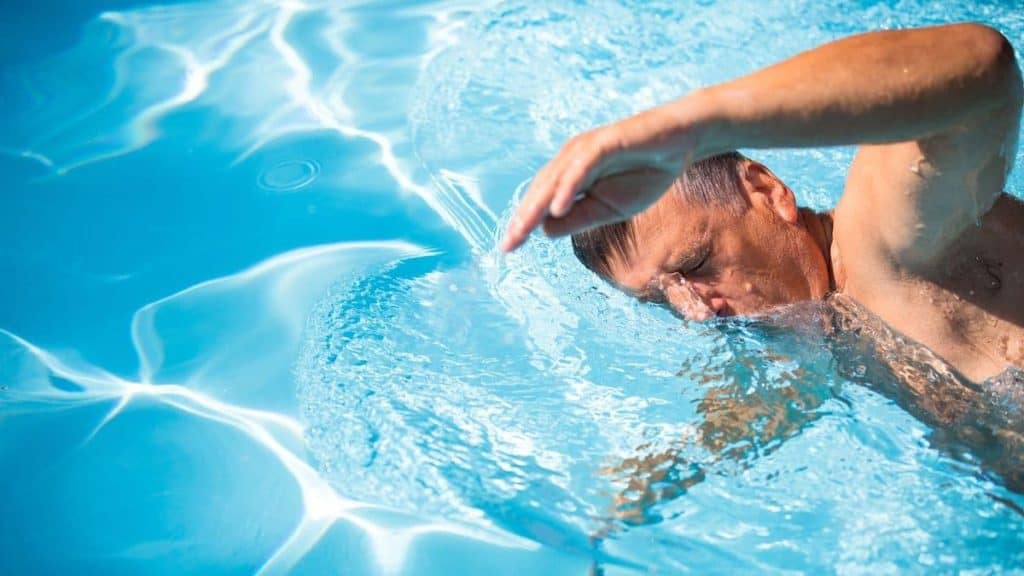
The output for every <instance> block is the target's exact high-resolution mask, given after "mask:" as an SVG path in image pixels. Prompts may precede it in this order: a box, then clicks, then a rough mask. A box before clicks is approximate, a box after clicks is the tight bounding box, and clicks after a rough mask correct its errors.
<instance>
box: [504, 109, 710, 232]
mask: <svg viewBox="0 0 1024 576" xmlns="http://www.w3.org/2000/svg"><path fill="white" fill-rule="evenodd" d="M696 110H697V108H696V106H694V107H693V110H692V111H694V112H695V111H696ZM687 116H688V115H687V114H679V112H678V110H677V111H675V112H673V113H672V114H669V113H668V110H666V109H664V108H655V109H653V110H649V111H647V112H644V113H641V114H638V115H636V116H633V117H631V118H627V119H625V120H622V121H620V122H617V123H615V124H611V125H609V126H605V127H602V128H598V129H596V130H592V131H590V132H586V133H584V134H581V135H579V136H576V137H575V138H573V139H572V140H570V141H569V142H568V143H567V144H566V145H565V146H563V147H562V150H561V151H560V152H559V153H558V155H557V156H555V158H554V159H553V160H552V161H551V162H549V163H548V164H547V166H545V167H544V168H543V169H542V170H541V171H540V172H538V173H537V176H536V177H535V178H534V180H533V183H532V184H531V185H530V188H529V190H528V191H527V193H526V196H525V197H524V198H523V201H522V203H521V204H520V205H519V208H518V209H517V210H516V213H515V215H514V216H513V217H512V221H511V222H510V223H509V227H508V232H507V234H506V236H505V240H504V241H503V242H502V245H501V249H502V250H504V251H506V252H510V251H512V250H515V249H516V248H518V247H519V246H521V245H522V244H523V242H525V241H526V238H527V236H529V234H530V232H531V231H533V230H534V229H535V228H537V227H538V226H540V225H542V224H543V226H544V232H545V233H547V234H548V235H549V236H565V235H568V234H572V233H575V232H579V231H581V230H585V229H587V228H592V227H594V226H599V225H602V224H610V223H612V222H620V221H622V220H626V219H627V218H629V217H630V216H633V215H634V214H637V213H639V212H642V211H643V210H644V209H645V208H647V207H648V206H650V205H651V204H653V203H654V202H655V201H656V200H657V199H658V198H659V197H661V195H662V194H664V193H665V191H666V190H667V189H668V188H669V187H670V186H671V185H672V182H673V181H674V180H675V179H676V177H677V176H678V175H679V174H680V172H682V171H683V169H684V168H685V166H687V165H688V164H690V163H692V162H694V161H696V160H699V159H700V158H697V157H696V155H697V154H698V151H697V147H696V142H697V141H698V138H697V134H698V132H699V131H698V130H697V129H696V126H697V124H696V123H694V122H690V121H687V120H684V118H686V117H687Z"/></svg>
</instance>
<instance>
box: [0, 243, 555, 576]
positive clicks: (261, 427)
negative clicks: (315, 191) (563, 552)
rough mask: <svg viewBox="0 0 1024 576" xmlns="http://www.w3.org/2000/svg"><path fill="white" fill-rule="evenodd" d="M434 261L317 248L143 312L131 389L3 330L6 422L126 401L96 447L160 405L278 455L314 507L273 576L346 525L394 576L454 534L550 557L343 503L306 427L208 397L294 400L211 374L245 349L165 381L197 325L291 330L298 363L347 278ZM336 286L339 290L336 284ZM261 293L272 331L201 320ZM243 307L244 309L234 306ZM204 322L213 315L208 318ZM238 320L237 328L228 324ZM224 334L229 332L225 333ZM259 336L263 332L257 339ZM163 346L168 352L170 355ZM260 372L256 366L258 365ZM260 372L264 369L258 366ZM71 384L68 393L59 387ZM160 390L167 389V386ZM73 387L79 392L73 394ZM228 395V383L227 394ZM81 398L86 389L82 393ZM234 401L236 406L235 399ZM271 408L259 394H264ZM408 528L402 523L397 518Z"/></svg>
mask: <svg viewBox="0 0 1024 576" xmlns="http://www.w3.org/2000/svg"><path fill="white" fill-rule="evenodd" d="M430 254H431V252H429V251H427V250H424V249H422V248H419V247H418V246H415V245H412V244H408V243H404V242H378V243H351V244H333V245H327V246H319V247H313V248H305V249H300V250H296V251H293V252H289V253H286V254H282V255H279V256H276V257H274V258H271V259H269V260H267V261H265V262H263V263H260V264H258V265H256V266H253V267H252V268H250V269H248V270H244V271H242V272H240V273H238V274H235V275H233V276H227V277H224V278H219V279H216V280H211V281H208V282H203V283H201V284H198V285H196V286H193V287H191V288H189V289H187V290H183V291H182V292H180V293H178V294H175V295H174V296H171V297H168V298H165V299H163V300H160V301H158V302H154V303H152V304H150V305H147V306H145V307H143V308H142V309H140V310H139V312H138V313H137V314H136V322H135V325H134V326H133V338H134V341H135V344H136V346H137V348H138V353H139V358H140V371H141V377H140V378H139V379H138V380H137V381H136V380H131V379H125V378H122V377H118V376H116V375H113V374H110V373H108V372H106V371H103V370H101V369H99V368H96V367H94V366H91V365H89V364H87V363H85V362H83V361H81V360H78V359H75V358H73V357H68V358H65V357H62V356H60V355H57V354H54V353H52V352H49V351H47V350H44V349H42V348H39V347H37V346H35V345H33V344H31V343H29V342H27V341H25V340H24V339H22V338H20V337H18V336H16V335H14V334H12V333H10V332H7V331H5V330H0V359H3V362H2V363H0V382H2V383H3V384H5V385H6V386H7V388H6V390H5V391H4V395H3V397H2V398H3V400H4V403H3V404H2V407H3V409H4V411H8V410H12V411H14V412H19V411H34V410H47V409H56V408H59V407H68V406H80V405H85V404H92V403H98V402H102V401H109V400H116V404H115V405H114V407H113V408H112V409H111V410H110V412H108V414H106V416H105V417H103V418H102V419H101V421H100V423H99V424H98V425H97V426H96V427H95V428H94V429H93V430H92V431H91V432H90V433H89V434H88V435H87V437H86V438H85V439H84V441H83V442H82V444H86V443H88V442H89V441H90V440H91V439H92V438H93V437H94V436H95V435H96V434H97V433H98V432H99V431H100V430H102V429H103V427H104V426H105V425H106V424H108V423H109V422H110V421H112V420H113V419H115V418H116V417H117V416H118V414H120V413H121V411H122V410H123V409H124V408H125V407H126V406H128V405H129V404H130V403H131V402H132V401H133V400H135V399H139V398H143V397H145V398H148V399H152V400H155V401H157V402H160V403H162V404H165V405H167V406H171V407H174V408H176V409H177V410H179V411H181V412H185V413H188V414H191V415H194V416H196V417H199V418H202V419H205V420H209V421H212V422H216V423H218V424H221V425H223V426H227V427H230V428H233V429H235V430H238V431H239V432H241V433H243V434H244V435H245V436H246V437H248V438H249V439H251V440H252V441H253V442H256V443H258V444H259V445H260V446H262V447H264V448H265V449H266V450H267V451H269V453H271V454H272V455H273V456H274V457H275V458H276V459H277V461H278V462H279V463H280V465H281V466H282V467H283V468H284V469H285V470H287V472H288V473H289V474H290V475H291V477H292V478H294V480H295V482H296V483H297V485H298V487H299V490H300V493H301V499H302V504H303V515H302V518H301V521H300V522H299V524H298V525H297V526H296V527H295V528H294V530H293V531H292V533H291V534H290V536H289V537H288V539H287V540H286V541H285V542H283V543H282V544H281V545H280V546H279V547H278V548H277V549H276V551H275V552H274V554H273V555H272V556H271V557H270V558H269V559H268V560H267V561H266V563H265V564H264V565H263V566H262V567H261V569H260V571H259V573H261V574H281V573H286V572H288V571H289V570H290V569H291V568H292V567H294V566H295V565H296V564H297V563H298V562H299V561H300V560H301V559H302V558H303V557H304V555H305V554H306V553H307V552H309V551H310V550H311V549H312V548H313V546H314V545H316V543H317V542H318V541H319V540H320V539H321V537H322V536H323V535H324V534H325V533H326V532H327V530H329V529H330V528H331V527H332V526H333V525H334V524H335V523H337V522H339V521H341V522H345V523H348V524H350V525H353V526H355V527H357V528H359V529H360V530H362V531H363V532H365V533H366V535H367V536H368V538H369V539H370V541H371V543H372V550H371V551H370V552H371V553H372V556H373V560H374V562H375V563H376V566H377V567H378V568H379V570H380V573H382V574H392V573H398V572H400V571H402V570H403V569H404V568H405V558H406V550H407V548H408V547H409V545H410V543H411V542H413V541H415V540H416V538H418V537H420V536H422V535H425V534H431V533H443V534H448V535H452V536H455V537H460V538H466V539H470V540H473V541H477V542H482V543H486V544H490V545H494V546H499V547H505V548H514V549H522V550H536V549H538V548H539V545H538V544H536V543H534V542H531V541H529V540H526V539H523V538H519V537H517V536H515V535H512V534H508V533H505V532H501V531H498V530H497V529H490V528H488V527H486V526H481V525H480V524H479V523H478V524H476V525H474V526H463V525H457V524H452V523H447V522H439V521H434V520H421V519H409V518H408V517H405V516H403V515H402V513H400V512H397V511H393V510H389V509H386V508H383V507H381V506H377V505H373V504H366V503H362V502H356V501H353V500H349V499H347V498H344V497H342V496H340V495H339V494H338V493H337V492H335V490H334V489H333V488H332V487H331V486H330V485H329V484H328V483H327V482H326V481H324V480H323V479H322V478H321V477H320V476H319V475H318V473H317V471H316V470H315V469H314V468H313V467H311V466H310V464H309V463H308V462H307V460H306V458H305V452H304V439H303V431H304V427H303V424H302V423H301V422H299V421H298V420H297V418H296V417H295V416H293V415H290V414H288V413H287V412H286V411H282V410H281V409H280V407H279V406H275V407H274V409H264V408H256V407H252V406H249V405H245V403H244V402H241V401H240V402H237V403H232V402H228V401H225V400H224V398H223V397H218V396H215V395H212V394H210V393H208V392H206V391H204V388H214V389H218V390H220V388H218V387H217V386H211V385H210V383H208V382H205V381H204V378H203V377H201V376H197V375H202V374H206V375H208V376H210V375H212V376H214V377H215V378H218V379H221V380H226V381H228V382H230V383H231V384H234V385H235V386H237V387H244V388H245V389H246V391H245V393H244V394H238V393H237V392H238V391H237V390H232V389H229V390H228V392H229V393H235V394H236V395H237V396H238V397H239V398H248V396H249V395H250V392H251V390H250V387H259V386H267V385H270V384H273V385H276V386H277V387H279V388H283V389H284V391H285V392H286V395H287V396H290V395H292V394H291V386H289V383H288V382H280V381H273V379H271V381H268V382H260V381H255V382H254V381H251V380H249V378H251V377H252V376H253V374H254V373H252V372H247V370H248V368H246V367H244V365H235V373H234V375H231V374H229V373H228V372H227V371H226V370H210V369H209V368H208V367H207V365H208V364H209V363H211V362H213V363H215V362H216V361H217V360H218V358H219V357H220V353H221V352H223V350H224V349H231V348H235V347H238V346H245V345H246V342H242V341H238V340H236V339H231V338H228V339H221V340H217V347H216V348H212V349H211V348H209V347H207V346H200V347H198V349H199V350H200V352H201V355H200V356H198V357H195V358H189V360H188V362H187V364H188V366H189V367H190V369H191V373H190V374H189V373H188V372H179V373H180V374H188V375H190V378H189V379H188V382H187V383H185V384H183V383H178V382H170V381H167V380H165V379H163V378H162V376H163V375H164V372H162V371H161V358H160V357H157V356H156V355H155V351H156V350H167V351H169V352H170V353H171V354H169V356H174V357H182V356H181V355H177V356H175V352H174V350H173V349H174V348H175V347H179V346H180V347H184V348H188V349H194V347H193V346H192V342H191V335H192V333H193V332H192V331H191V330H189V329H187V328H188V325H189V324H190V323H195V324H197V325H198V324H202V325H203V327H204V328H205V329H207V330H209V329H210V328H211V326H214V327H215V328H214V329H215V331H216V330H218V329H219V330H224V331H225V332H227V333H230V334H232V335H238V334H245V333H246V331H247V330H253V329H256V330H257V332H259V331H261V330H263V333H262V334H261V335H260V337H261V338H267V337H271V335H270V334H269V332H266V329H267V328H275V329H278V328H282V327H284V329H279V330H277V332H278V335H277V336H274V338H275V341H274V346H273V348H281V349H283V350H285V351H289V350H291V349H292V347H293V346H294V345H295V343H296V341H297V340H298V338H299V337H300V336H301V327H302V323H303V322H304V319H305V315H306V314H307V313H308V310H309V308H310V307H311V306H312V301H313V300H315V299H316V298H318V297H320V295H321V294H322V292H323V290H324V289H326V288H327V286H328V285H329V284H330V282H331V281H332V280H333V279H336V278H337V277H338V275H339V270H341V271H342V272H341V275H342V276H345V275H353V274H361V273H366V272H368V270H372V269H376V268H380V267H384V268H387V267H389V266H392V265H394V264H395V263H397V262H399V261H402V260H405V259H408V258H415V257H423V256H427V255H430ZM332 276H333V278H332ZM252 293H258V294H259V295H260V297H261V298H263V299H265V300H266V301H267V306H265V307H264V308H260V309H266V310H271V311H272V313H271V314H270V316H271V317H272V318H271V319H270V320H269V321H255V322H250V323H249V324H248V325H239V324H238V323H237V321H236V318H235V317H234V316H233V314H231V313H230V312H229V311H224V312H223V313H222V314H221V315H219V316H213V317H211V316H210V315H208V314H202V313H200V314H198V315H190V314H189V313H188V312H189V311H193V312H194V311H195V307H196V305H200V306H201V305H203V304H204V303H209V304H212V305H216V306H221V307H222V308H223V307H225V306H228V307H230V306H236V307H242V308H245V310H246V311H247V312H248V313H250V314H251V313H252V309H251V308H249V302H251V301H252V298H251V296H252ZM232 301H234V302H235V303H234V304H232ZM201 311H202V310H201ZM158 312H160V313H162V315H161V317H163V316H168V317H170V316H174V315H177V316H178V317H177V318H176V319H173V320H174V321H171V320H172V319H170V318H168V319H167V321H166V324H163V323H161V322H157V321H155V319H156V318H157V313H158ZM225 318H226V319H227V321H226V322H222V320H224V319H225ZM218 324H222V325H220V326H218ZM161 327H170V330H171V334H170V335H168V334H161V333H160V328H161ZM254 327H255V328H254ZM157 344H160V345H162V346H161V347H158V346H157ZM254 361H256V360H254ZM257 363H259V362H258V361H257ZM54 379H57V380H59V385H58V383H56V382H55V381H54ZM157 380H159V381H160V382H159V383H158V382H156V381H157ZM69 383H70V384H73V385H74V386H69ZM219 384H223V382H221V383H219ZM76 388H77V389H76ZM229 395H230V394H229ZM256 396H257V397H259V394H256ZM396 516H397V517H399V518H398V519H399V521H398V522H397V523H396V522H395V521H393V520H391V521H389V520H388V519H389V518H394V517H396Z"/></svg>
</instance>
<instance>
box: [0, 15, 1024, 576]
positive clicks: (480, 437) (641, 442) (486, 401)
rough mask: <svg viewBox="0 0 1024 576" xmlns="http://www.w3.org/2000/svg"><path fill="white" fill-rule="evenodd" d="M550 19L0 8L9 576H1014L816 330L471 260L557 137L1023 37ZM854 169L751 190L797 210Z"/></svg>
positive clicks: (811, 309)
mask: <svg viewBox="0 0 1024 576" xmlns="http://www.w3.org/2000/svg"><path fill="white" fill-rule="evenodd" d="M551 4H556V3H549V2H530V1H526V0H514V1H508V2H463V1H453V2H366V3H362V2H351V3H343V2H328V1H319V0H306V1H301V2H300V1H298V0H262V1H231V0H208V1H195V2H171V3H165V4H154V3H149V2H146V1H136V0H109V1H104V0H90V1H84V2H67V3H62V2H57V1H55V0H49V1H45V2H36V3H23V4H19V5H17V6H15V5H10V6H6V7H5V9H4V11H5V17H4V18H3V19H0V60H2V61H3V67H2V69H0V95H2V99H0V102H2V103H3V106H2V107H0V126H2V129H0V179H2V185H0V278H3V279H4V280H5V281H4V282H3V283H2V284H0V574H51V573H54V574H60V573H76V574H132V573H153V574H162V573H167V574H180V573H207V574H221V573H223V574H234V573H240V574H248V573H254V572H261V573H265V574H282V573H296V574H306V573H308V574H324V573H335V574H475V573H488V574H581V575H582V574H588V573H590V571H591V570H593V569H595V568H596V569H599V570H600V571H602V572H603V573H604V574H634V573H658V574H666V573H688V572H693V573H737V572H739V573H749V572H753V571H759V572H764V573H782V572H803V573H819V572H841V573H845V574H859V573H870V574H886V573H933V572H937V573H950V572H963V573H968V574H992V573H1024V513H1022V511H1021V510H1022V508H1024V497H1022V496H1021V494H1019V493H1015V492H1012V491H1010V490H1009V489H1007V488H1006V487H1005V486H1004V484H1003V482H1002V480H1001V479H1000V477H999V476H998V475H996V474H994V473H993V472H992V471H991V470H990V469H989V467H988V466H987V465H986V464H985V458H984V455H983V454H976V453H972V452H970V451H968V452H964V451H963V450H961V449H960V447H958V446H957V445H955V444H954V443H950V442H947V441H944V440H943V439H942V434H940V433H938V432H937V431H936V430H934V429H933V428H931V427H930V425H929V423H928V422H926V421H924V420H922V419H919V418H917V417H915V416H914V414H913V413H912V412H913V410H912V409H908V408H907V406H906V405H905V404H904V403H901V402H898V401H896V400H895V399H894V398H893V397H892V395H891V394H887V393H885V391H886V390H887V388H886V386H885V385H884V383H881V382H879V381H876V380H875V379H876V378H881V376H876V373H877V371H875V370H874V366H873V365H872V364H871V362H870V360H869V359H867V358H865V357H863V356H862V355H859V354H858V352H857V349H858V348H857V345H856V342H854V343H846V344H844V343H842V342H838V343H837V342H836V341H835V339H834V338H831V337H830V336H828V335H827V334H826V333H825V331H824V330H822V329H821V328H820V327H821V325H822V324H823V317H822V314H823V312H822V310H821V309H820V307H817V306H804V307H797V308H796V309H794V310H793V311H791V312H792V313H791V314H789V315H788V316H787V317H786V318H788V319H781V320H779V321H777V322H773V321H772V320H771V319H768V320H765V321H759V322H741V321H734V322H728V323H723V324H713V325H698V324H686V325H680V324H679V322H678V321H676V320H674V319H673V318H672V317H671V316H670V315H668V314H667V313H664V312H663V311H660V310H656V309H651V308H648V307H643V306H639V305H637V304H635V303H632V302H630V301H628V300H627V299H626V298H625V297H623V296H622V295H620V294H617V293H614V292H612V291H610V290H609V289H608V288H607V287H605V286H603V285H601V284H599V283H598V282H596V281H595V279H593V278H592V277H590V276H589V275H588V274H587V273H585V271H583V270H582V268H581V267H580V266H578V265H577V264H576V263H575V262H574V260H573V258H572V255H571V254H570V251H569V249H568V247H567V246H566V244H565V243H564V242H560V243H559V242H554V243H553V242H548V241H545V240H542V239H538V240H535V241H533V242H531V243H530V244H529V245H528V246H527V248H526V249H525V250H523V251H521V252H518V253H516V254H514V255H511V256H508V257H503V256H499V255H498V254H497V253H496V251H495V249H494V246H495V240H496V238H497V235H498V230H500V229H501V228H502V223H503V222H504V220H505V219H506V218H507V217H508V215H509V211H510V209H511V207H512V206H513V204H514V199H515V197H516V196H517V195H518V194H519V193H521V191H522V186H523V183H524V182H525V181H527V179H528V178H529V177H530V176H531V174H532V173H533V171H534V170H535V169H536V168H537V167H539V166H540V165H541V164H542V163H543V161H544V160H545V159H546V158H547V157H549V156H550V155H551V154H553V153H554V151H555V150H557V148H558V146H559V144H560V143H561V142H562V141H564V139H566V138H567V137H569V136H570V135H572V134H574V133H575V132H577V131H579V130H582V129H585V128H587V127H590V126H593V125H595V124H598V123H602V122H606V121H609V120H612V119H615V118H617V117H621V116H623V115H626V114H629V113H631V112H634V111H637V110H640V109H642V108H644V107H647V106H650V105H653V104H655V103H657V102H660V101H663V100H666V99H669V98H672V97H674V96H677V95H679V94H682V93H685V92H686V91H687V90H690V89H693V88H695V87H698V86H701V85H704V84H708V83H712V82H716V81H721V80H725V79H728V78H730V77H732V76H735V75H738V74H741V73H744V72H746V71H749V70H751V69H753V68H755V67H757V66H761V65H765V64H768V63H770V62H772V61H775V60H778V59H780V58H783V57H785V56H788V55H791V54H793V53H795V52H797V51H799V50H802V49H806V48H810V47H812V46H814V45H817V44H820V43H822V42H825V41H828V40H831V39H834V38H837V37H840V36H843V35H846V34H850V33H854V32H859V31H865V30H872V29H879V28H894V27H904V26H912V25H921V24H930V23H940V22H947V21H953V20H967V19H970V20H979V21H983V22H986V23H989V24H992V25H994V26H996V27H998V28H1000V29H1001V30H1002V31H1003V32H1004V33H1005V34H1006V35H1007V36H1008V37H1009V38H1010V39H1011V41H1012V42H1013V43H1014V44H1015V45H1016V46H1017V47H1018V49H1021V48H1022V47H1024V10H1021V7H1020V5H1019V3H1018V2H1015V1H1007V2H1002V3H998V2H978V3H962V4H960V5H957V6H951V5H950V4H949V3H947V2H928V1H925V0H888V1H880V2H870V1H861V2H846V3H841V4H842V5H841V6H840V7H838V8H837V7H836V6H827V5H826V4H828V3H822V2H815V1H812V0H786V1H783V2H771V3H764V2H757V1H754V0H720V1H713V0H709V1H700V2H639V1H632V0H616V1H607V2H600V1H594V2H573V3H562V4H563V5H561V6H558V7H552V6H551ZM866 81H870V79H866ZM850 155H851V151H850V150H848V149H834V150H818V151H788V152H770V153H759V154H755V156H756V157H757V158H758V159H760V160H762V161H764V162H766V163H767V164H768V165H769V166H770V167H772V168H773V169H774V170H775V171H776V172H777V173H778V174H780V175H781V176H782V177H783V179H785V180H786V181H787V182H789V183H790V184H791V186H792V187H793V188H794V189H795V190H796V191H797V192H798V195H799V198H800V200H801V201H802V202H804V203H807V204H809V205H811V206H814V207H817V208H826V207H828V206H830V205H832V204H833V203H834V202H835V201H836V199H837V198H838V194H839V192H840V190H841V187H842V180H843V173H844V169H845V166H846V163H847V162H848V161H849V158H850ZM1022 166H1024V157H1022V156H1018V158H1017V160H1016V171H1015V172H1014V173H1013V174H1012V175H1011V181H1010V184H1009V187H1008V189H1009V191H1010V192H1011V193H1013V194H1016V195H1018V196H1020V195H1022V194H1024V175H1022V173H1024V170H1021V168H1022ZM794 318H795V319H796V321H795V322H794V321H793V319H794ZM787 325H788V326H787Z"/></svg>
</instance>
